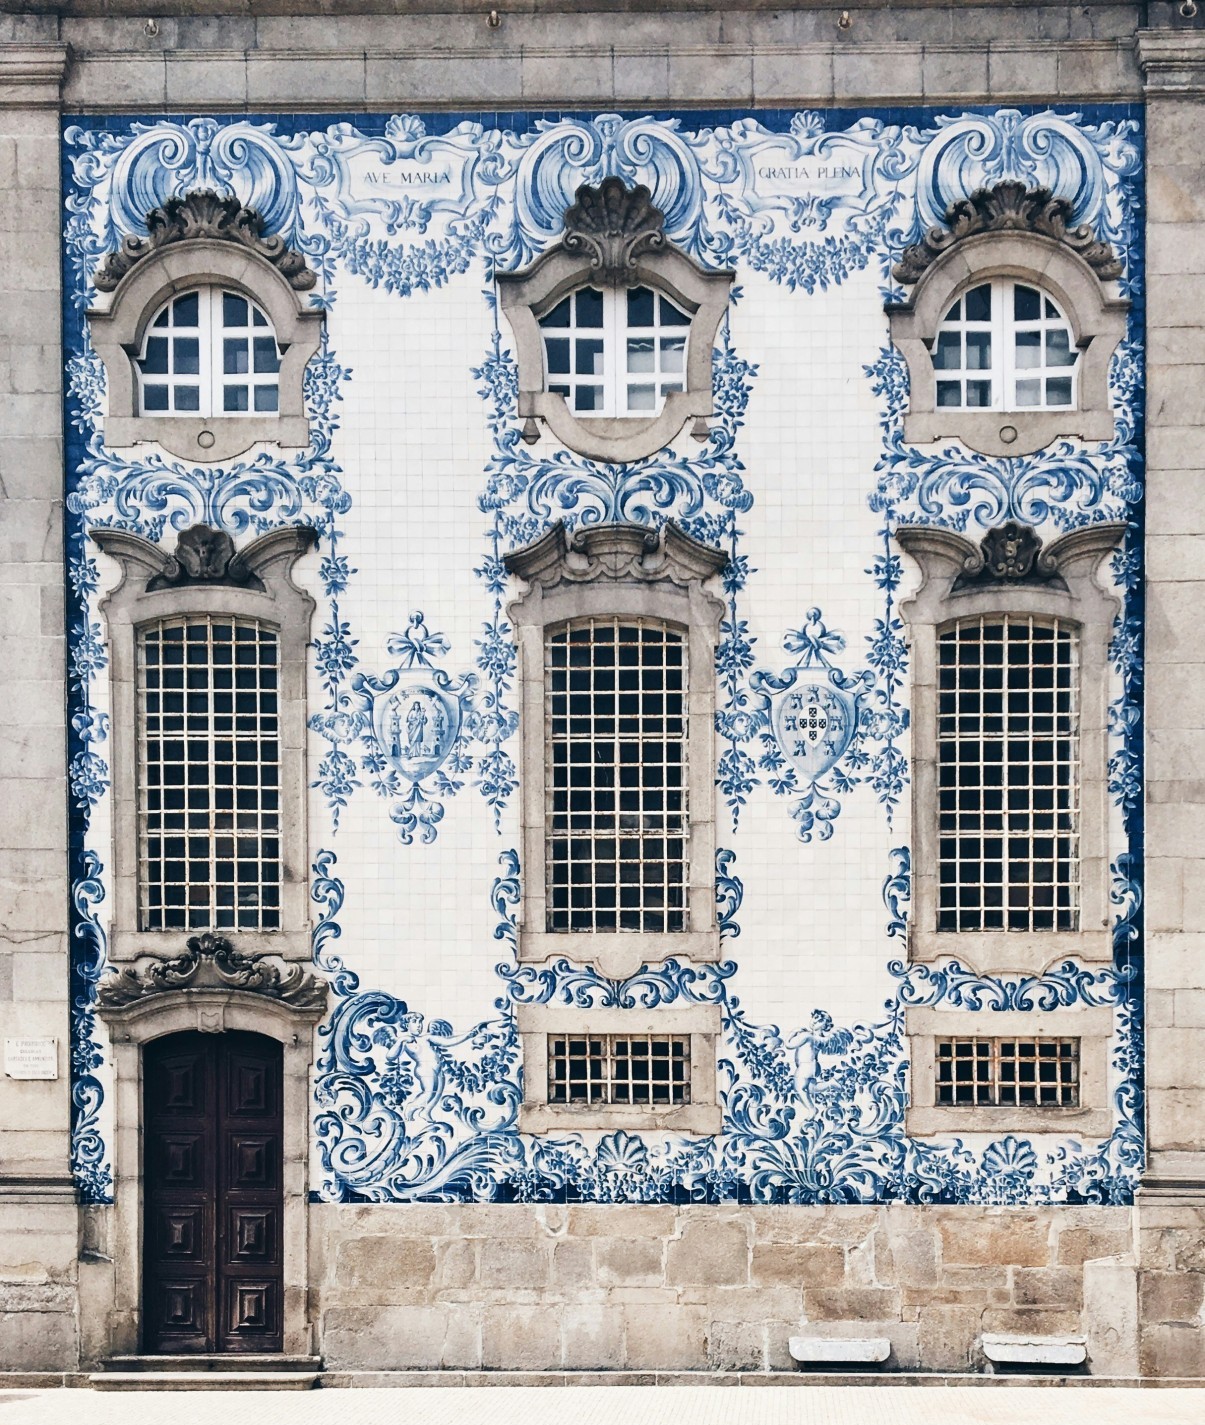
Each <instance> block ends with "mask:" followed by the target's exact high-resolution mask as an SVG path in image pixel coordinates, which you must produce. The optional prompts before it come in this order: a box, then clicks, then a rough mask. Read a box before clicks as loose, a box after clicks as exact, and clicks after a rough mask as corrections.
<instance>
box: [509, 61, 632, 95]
mask: <svg viewBox="0 0 1205 1425" xmlns="http://www.w3.org/2000/svg"><path fill="white" fill-rule="evenodd" d="M520 83H521V85H522V90H521V92H522V94H523V97H524V99H526V100H528V101H529V102H533V103H537V104H539V103H558V102H560V103H580V104H582V105H589V104H591V103H596V102H598V101H599V100H600V99H601V100H607V99H610V98H611V97H612V94H611V57H610V55H609V54H608V55H604V56H602V57H601V58H600V56H599V55H598V54H597V53H596V52H594V51H593V50H588V49H582V50H580V51H576V52H575V51H569V52H567V53H566V52H559V53H553V54H548V53H545V54H540V53H537V52H533V51H530V50H525V51H524V52H523V56H522V69H521V73H520Z"/></svg>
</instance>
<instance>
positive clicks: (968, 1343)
mask: <svg viewBox="0 0 1205 1425" xmlns="http://www.w3.org/2000/svg"><path fill="white" fill-rule="evenodd" d="M981 1314H982V1308H981V1307H979V1306H938V1305H933V1306H922V1307H921V1308H920V1315H919V1318H918V1320H917V1347H918V1350H919V1353H920V1365H921V1369H922V1370H925V1371H965V1370H967V1369H969V1367H970V1365H971V1359H972V1356H973V1355H974V1351H975V1343H976V1341H977V1339H978V1337H979V1320H980V1316H981Z"/></svg>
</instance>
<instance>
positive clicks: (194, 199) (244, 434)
mask: <svg viewBox="0 0 1205 1425" xmlns="http://www.w3.org/2000/svg"><path fill="white" fill-rule="evenodd" d="M94 280H95V284H96V288H97V291H98V293H100V294H101V296H100V298H99V299H98V301H97V303H96V305H95V306H94V307H93V308H92V309H90V310H89V312H88V320H89V325H90V329H91V335H92V341H93V344H94V346H95V347H96V351H97V354H98V355H99V356H100V358H101V360H102V361H103V362H104V365H105V375H106V378H107V381H106V384H107V388H108V392H107V394H108V409H107V412H106V414H105V418H104V437H105V443H106V445H108V446H110V447H114V448H117V447H121V446H125V445H134V444H137V443H138V442H141V441H155V442H157V443H158V444H159V445H161V446H163V448H164V449H165V450H169V451H171V452H172V454H174V455H181V456H184V457H185V458H187V459H190V460H226V459H230V458H231V457H233V456H236V455H240V454H242V452H243V451H245V450H247V449H249V448H250V447H251V446H252V445H254V444H256V443H257V442H261V441H262V442H269V443H273V444H277V445H282V446H292V447H298V446H305V445H308V444H309V439H310V431H309V421H308V420H307V419H306V414H305V400H304V394H303V380H304V375H305V367H306V363H307V362H308V361H309V359H310V357H311V356H313V354H314V352H315V351H316V350H317V348H318V342H319V339H320V336H321V329H322V312H321V311H320V310H319V309H318V308H315V307H312V306H310V305H308V299H306V298H305V297H304V296H303V294H304V293H305V292H308V291H309V290H310V288H312V287H313V286H314V284H315V281H316V278H315V275H314V273H313V272H311V271H310V269H309V268H308V267H307V266H306V264H305V260H304V259H303V258H302V257H301V256H300V254H298V253H296V252H292V251H290V249H289V248H288V247H286V246H285V244H284V242H283V241H282V240H281V239H280V238H279V237H273V236H265V235H264V232H263V221H262V219H261V218H260V217H259V215H258V214H257V213H255V212H253V211H252V210H251V209H249V208H244V207H242V205H241V204H240V203H239V201H238V199H237V198H224V197H221V196H219V195H218V194H216V193H208V192H198V193H190V194H189V195H188V196H187V197H185V198H170V199H168V201H167V202H166V203H164V205H163V206H162V207H161V208H156V209H155V210H154V211H153V212H151V213H150V214H148V216H147V236H146V237H145V238H143V237H127V238H126V239H125V241H124V242H123V243H122V246H121V249H120V250H119V251H118V252H116V253H111V254H110V255H109V257H108V258H106V259H105V261H104V263H102V265H101V266H100V268H99V269H98V270H97V272H96V275H95V279H94Z"/></svg>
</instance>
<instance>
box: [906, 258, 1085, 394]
mask: <svg viewBox="0 0 1205 1425" xmlns="http://www.w3.org/2000/svg"><path fill="white" fill-rule="evenodd" d="M1078 363H1079V350H1078V348H1077V347H1076V345H1075V341H1074V338H1073V335H1072V331H1071V326H1070V324H1069V323H1068V321H1067V319H1066V317H1064V315H1063V314H1062V312H1061V311H1059V309H1058V307H1057V306H1056V305H1055V303H1054V302H1053V301H1051V299H1050V298H1049V297H1048V296H1047V295H1046V294H1045V293H1044V292H1042V291H1040V290H1039V289H1038V288H1036V287H1030V286H1027V285H1026V284H1025V283H1023V282H1011V281H1008V280H1006V279H1003V278H999V279H997V280H996V281H994V282H981V283H980V284H979V285H978V286H976V287H972V288H971V289H970V290H969V291H968V292H965V293H963V295H962V296H961V297H959V298H958V300H957V301H956V302H955V303H954V304H953V305H952V306H951V307H950V309H949V311H948V312H947V313H946V315H945V319H944V320H943V322H942V324H941V326H940V328H939V329H938V332H937V339H936V341H935V342H934V344H933V369H934V372H935V375H936V378H937V404H938V406H941V407H954V408H962V409H983V410H994V411H1019V410H1059V409H1066V408H1067V407H1070V406H1074V404H1075V378H1076V369H1077V366H1078Z"/></svg>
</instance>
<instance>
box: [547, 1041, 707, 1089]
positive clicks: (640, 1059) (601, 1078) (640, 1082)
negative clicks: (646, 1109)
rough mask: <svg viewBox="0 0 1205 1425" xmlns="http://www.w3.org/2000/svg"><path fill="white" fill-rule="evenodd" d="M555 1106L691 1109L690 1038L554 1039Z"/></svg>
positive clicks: (550, 1084) (552, 1084)
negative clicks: (617, 1105)
mask: <svg viewBox="0 0 1205 1425" xmlns="http://www.w3.org/2000/svg"><path fill="white" fill-rule="evenodd" d="M548 1102H549V1103H550V1104H665V1105H675V1104H688V1103H689V1102H690V1035H689V1034H588V1035H587V1034H583V1035H576V1034H550V1035H549V1036H548Z"/></svg>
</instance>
